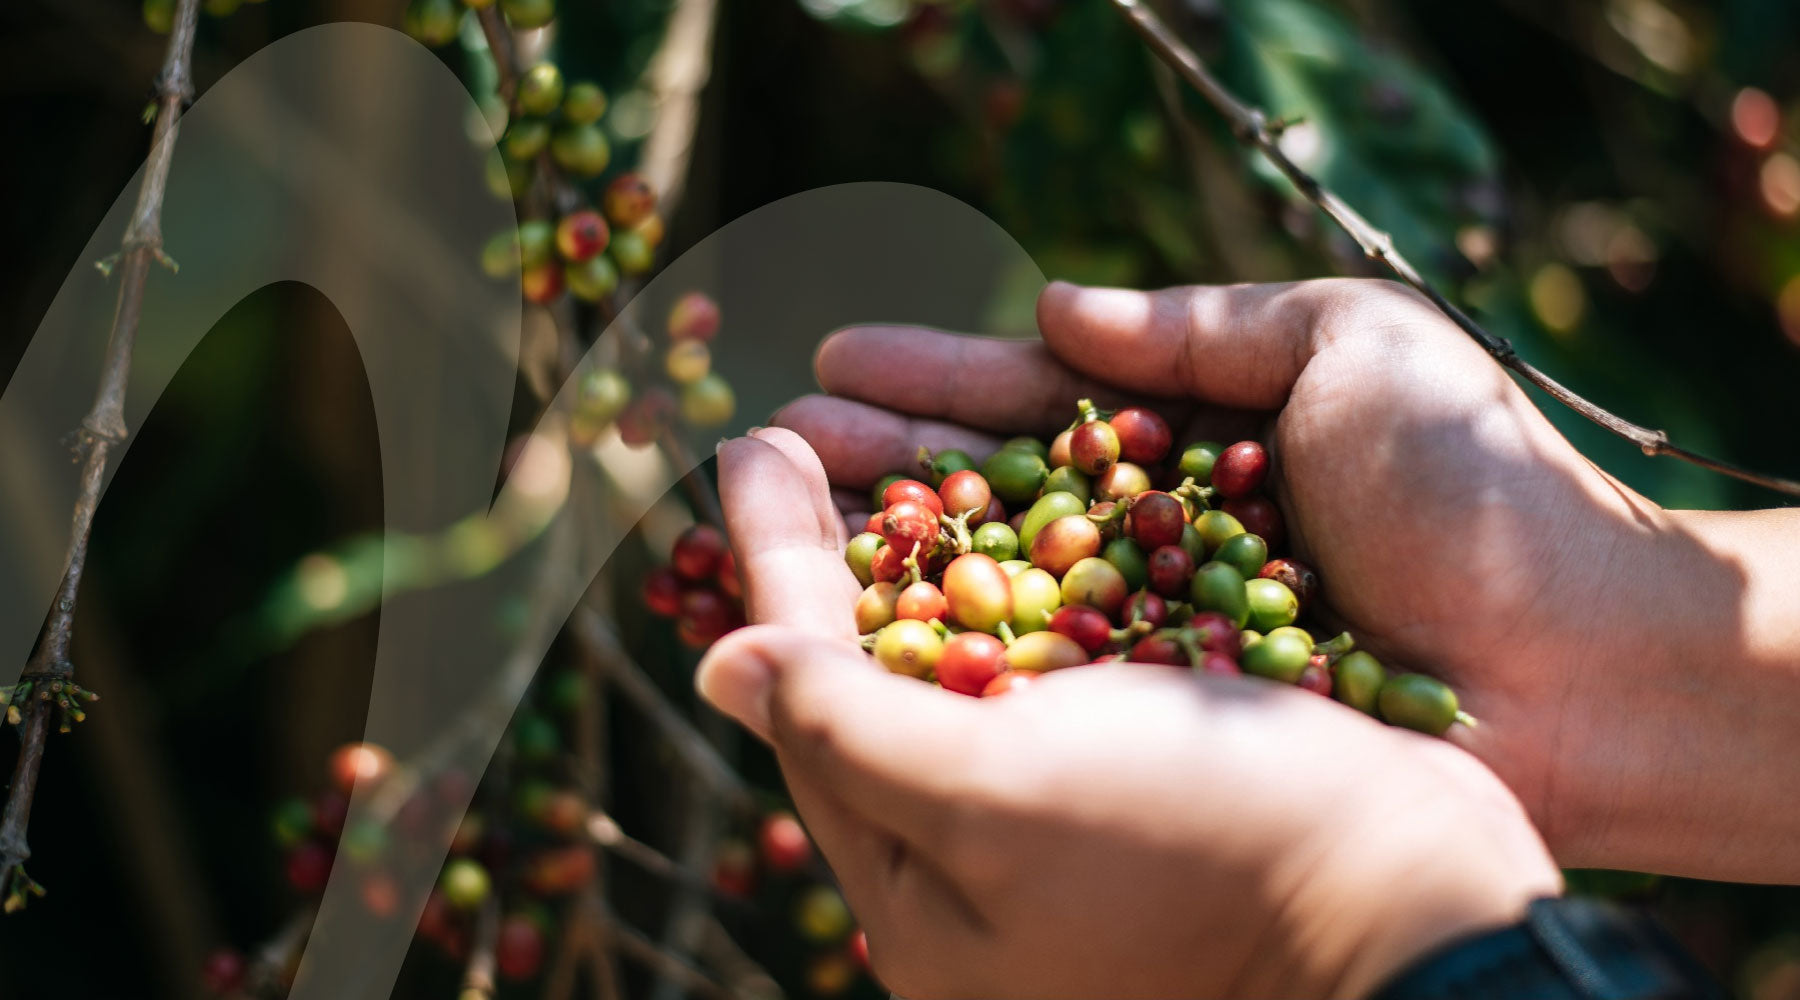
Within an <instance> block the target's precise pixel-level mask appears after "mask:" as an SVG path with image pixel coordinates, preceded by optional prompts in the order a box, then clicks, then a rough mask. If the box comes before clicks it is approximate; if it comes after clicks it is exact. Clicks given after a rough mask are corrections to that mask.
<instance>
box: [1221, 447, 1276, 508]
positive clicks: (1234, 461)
mask: <svg viewBox="0 0 1800 1000" xmlns="http://www.w3.org/2000/svg"><path fill="white" fill-rule="evenodd" d="M1268 477H1269V453H1268V451H1266V450H1265V449H1264V448H1263V446H1262V445H1260V444H1257V443H1256V442H1255V441H1239V442H1238V443H1237V444H1234V445H1232V446H1231V447H1229V448H1226V449H1225V450H1224V451H1223V452H1221V453H1220V454H1219V458H1218V461H1216V462H1214V463H1213V469H1212V484H1213V489H1215V490H1218V491H1219V495H1220V496H1222V497H1228V498H1235V497H1246V496H1249V495H1250V494H1252V493H1254V492H1256V491H1257V489H1259V488H1260V487H1261V486H1262V484H1263V480H1265V479H1267V478H1268Z"/></svg>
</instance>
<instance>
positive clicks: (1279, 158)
mask: <svg viewBox="0 0 1800 1000" xmlns="http://www.w3.org/2000/svg"><path fill="white" fill-rule="evenodd" d="M1112 4H1113V6H1114V7H1116V8H1118V10H1119V12H1120V13H1121V14H1123V15H1125V18H1126V20H1128V21H1130V22H1131V25H1132V27H1134V28H1136V29H1137V32H1138V34H1139V35H1141V36H1142V37H1143V39H1144V41H1145V42H1146V43H1148V44H1149V46H1150V49H1151V51H1153V52H1155V53H1156V55H1157V57H1158V58H1160V59H1161V60H1163V61H1164V62H1165V63H1167V64H1169V66H1170V67H1171V68H1173V69H1174V70H1175V72H1177V73H1179V74H1180V75H1181V77H1182V79H1183V80H1186V81H1187V83H1188V85H1189V86H1191V87H1193V88H1194V90H1195V91H1197V92H1198V93H1199V94H1200V96H1201V97H1203V98H1205V99H1206V102H1207V103H1208V104H1211V105H1212V106H1213V107H1214V108H1215V109H1216V110H1217V111H1218V112H1219V113H1220V114H1221V115H1223V116H1224V117H1225V120H1226V122H1227V123H1228V124H1229V125H1230V126H1231V131H1232V133H1233V134H1235V135H1236V136H1237V138H1238V141H1240V142H1242V143H1243V144H1244V145H1246V146H1250V147H1252V148H1254V149H1256V150H1257V151H1258V152H1260V153H1262V155H1263V158H1264V159H1266V160H1268V162H1269V163H1270V164H1271V165H1272V166H1274V167H1275V169H1277V170H1279V171H1281V173H1282V175H1283V176H1285V177H1286V178H1287V179H1288V180H1289V181H1290V182H1291V183H1292V184H1293V185H1294V188H1295V189H1296V190H1298V191H1299V192H1300V194H1301V195H1302V196H1303V197H1305V198H1306V200H1307V201H1310V202H1312V203H1313V204H1314V205H1315V206H1317V207H1318V208H1319V210H1320V211H1322V212H1324V213H1325V215H1326V217H1327V218H1329V219H1331V221H1332V222H1334V223H1336V224H1337V226H1338V228H1339V229H1342V230H1343V231H1344V233H1345V234H1346V235H1348V236H1349V237H1350V238H1351V239H1353V240H1355V241H1356V245H1357V246H1358V247H1361V248H1362V251H1363V253H1364V254H1366V255H1367V256H1368V257H1369V259H1371V260H1374V261H1377V262H1379V263H1380V264H1382V265H1383V266H1385V267H1386V268H1387V269H1388V270H1389V271H1392V272H1393V273H1394V275H1395V277H1398V278H1399V279H1400V280H1401V281H1403V282H1405V283H1406V284H1407V285H1409V286H1411V287H1412V289H1413V290H1414V291H1417V292H1418V293H1419V294H1421V295H1423V296H1425V298H1427V299H1429V300H1430V301H1431V304H1432V305H1434V306H1436V307H1437V308H1438V310H1439V311H1441V312H1442V313H1443V314H1444V315H1445V316H1448V317H1449V318H1450V320H1451V322H1453V323H1455V324H1456V325H1457V326H1458V327H1461V328H1462V331H1463V332H1464V333H1466V334H1468V335H1469V336H1470V337H1471V338H1473V339H1474V341H1475V342H1476V343H1477V344H1480V345H1481V347H1482V349H1483V350H1485V351H1487V352H1488V354H1489V355H1490V356H1492V357H1493V358H1494V360H1496V361H1498V362H1500V364H1502V365H1504V366H1505V367H1506V368H1508V369H1510V370H1511V371H1513V372H1515V373H1517V374H1518V375H1519V376H1520V377H1521V378H1523V379H1524V380H1525V381H1527V382H1529V383H1531V384H1532V385H1535V386H1537V387H1538V388H1539V389H1542V390H1543V391H1544V392H1546V393H1548V394H1549V395H1550V396H1551V398H1553V399H1555V400H1556V401H1557V402H1559V403H1561V404H1563V405H1564V406H1566V407H1568V408H1569V409H1571V410H1574V411H1575V412H1576V413H1579V414H1580V415H1582V416H1583V417H1586V418H1587V419H1588V420H1590V421H1593V422H1594V423H1596V424H1598V425H1600V426H1601V427H1603V428H1605V429H1606V430H1607V431H1610V432H1611V433H1613V434H1615V435H1617V436H1619V437H1621V438H1624V439H1625V440H1627V441H1630V442H1631V443H1632V444H1634V445H1636V446H1637V447H1638V448H1639V450H1641V451H1642V452H1643V453H1644V454H1645V455H1650V456H1656V455H1668V456H1671V457H1674V458H1679V459H1681V460H1683V461H1686V462H1691V463H1693V464H1695V465H1698V466H1700V467H1702V468H1705V469H1711V470H1712V471H1714V472H1718V473H1723V474H1724V475H1727V476H1731V477H1733V478H1736V479H1741V480H1743V481H1744V482H1747V483H1754V484H1756V485H1758V486H1761V487H1764V488H1766V489H1771V490H1775V491H1776V492H1778V493H1786V494H1788V495H1790V496H1800V481H1795V480H1792V479H1784V478H1781V477H1779V476H1770V475H1765V474H1763V473H1760V472H1754V471H1752V470H1750V469H1746V468H1743V467H1742V466H1737V465H1733V464H1731V463H1729V462H1721V461H1719V460H1718V459H1714V458H1708V457H1706V456H1705V455H1701V454H1699V453H1697V452H1693V451H1690V450H1688V449H1686V448H1683V447H1681V446H1680V445H1677V444H1675V443H1674V442H1672V441H1670V440H1669V434H1668V432H1667V431H1662V430H1652V429H1650V428H1648V427H1642V426H1640V425H1638V424H1634V423H1632V422H1631V421H1629V420H1626V419H1624V418H1623V417H1620V416H1618V415H1616V414H1614V413H1612V412H1611V411H1610V410H1606V409H1604V408H1602V407H1600V406H1598V405H1596V404H1594V403H1592V402H1590V401H1588V400H1587V399H1586V398H1584V397H1582V396H1580V395H1578V394H1576V393H1575V392H1573V391H1571V390H1570V389H1569V388H1568V387H1566V386H1564V385H1563V384H1562V383H1560V382H1558V381H1556V380H1555V379H1553V378H1551V377H1550V376H1548V375H1546V374H1544V373H1543V372H1542V371H1539V370H1538V369H1537V368H1536V367H1534V366H1533V365H1532V364H1531V363H1530V362H1528V361H1526V360H1525V359H1524V358H1521V357H1519V355H1518V353H1517V352H1515V351H1514V350H1513V347H1512V345H1511V344H1510V343H1508V342H1507V341H1506V340H1505V339H1504V338H1502V337H1496V336H1495V335H1493V334H1492V333H1489V332H1488V331H1487V330H1485V329H1483V328H1482V326H1481V325H1480V324H1479V323H1476V322H1475V321H1474V320H1473V319H1470V318H1469V316H1468V315H1467V314H1466V313H1464V312H1463V311H1462V310H1461V309H1459V308H1457V307H1456V306H1455V305H1454V304H1452V303H1451V302H1450V300H1449V299H1447V298H1445V297H1444V295H1443V294H1442V293H1441V292H1439V291H1438V290H1437V289H1436V288H1435V287H1434V286H1432V284H1431V283H1430V282H1428V281H1426V280H1425V278H1424V276H1423V275H1421V274H1420V273H1419V270H1418V269H1417V268H1416V267H1414V266H1413V264H1412V262H1411V261H1409V260H1407V259H1406V257H1405V256H1404V255H1402V254H1401V253H1400V251H1399V250H1397V249H1395V247H1394V240H1393V237H1391V236H1389V235H1388V234H1387V233H1386V232H1383V231H1382V230H1380V229H1378V228H1376V227H1375V226H1374V225H1373V224H1371V223H1370V222H1369V220H1367V219H1365V218H1363V216H1362V215H1361V214H1360V213H1359V212H1357V211H1356V209H1354V208H1352V207H1350V205H1349V203H1348V202H1346V201H1344V200H1343V199H1342V198H1340V197H1338V195H1337V194H1336V193H1335V192H1333V191H1332V190H1330V189H1329V188H1327V187H1325V186H1324V185H1322V184H1320V183H1319V181H1318V180H1317V179H1316V178H1314V177H1313V176H1312V175H1311V174H1308V173H1307V172H1306V171H1304V170H1302V169H1301V168H1300V167H1299V165H1297V164H1296V163H1294V161H1293V160H1291V159H1289V158H1288V155H1287V154H1286V153H1284V152H1282V150H1281V143H1280V128H1279V126H1277V125H1276V124H1275V123H1274V122H1273V121H1271V119H1270V118H1269V116H1268V115H1267V114H1265V113H1264V112H1263V111H1262V110H1261V109H1260V108H1255V107H1252V106H1250V105H1248V104H1245V103H1244V102H1243V101H1241V100H1239V99H1238V98H1237V96H1236V95H1234V94H1232V93H1231V92H1230V91H1229V90H1227V89H1225V86H1224V85H1223V84H1221V83H1220V82H1219V81H1218V79H1217V78H1215V77H1214V76H1213V75H1212V73H1211V72H1210V71H1208V70H1207V68H1206V64H1205V63H1203V62H1202V61H1201V60H1200V57H1199V56H1197V55H1195V54H1194V51H1193V50H1192V49H1190V48H1189V47H1188V46H1187V45H1185V44H1183V43H1182V41H1181V39H1179V38H1178V37H1176V35H1175V33H1174V32H1173V31H1171V30H1169V27H1168V25H1166V24H1164V23H1163V22H1162V20H1161V19H1160V18H1158V17H1157V16H1156V14H1155V13H1154V12H1152V11H1151V10H1150V8H1149V7H1148V6H1146V5H1145V3H1144V2H1143V0H1112Z"/></svg>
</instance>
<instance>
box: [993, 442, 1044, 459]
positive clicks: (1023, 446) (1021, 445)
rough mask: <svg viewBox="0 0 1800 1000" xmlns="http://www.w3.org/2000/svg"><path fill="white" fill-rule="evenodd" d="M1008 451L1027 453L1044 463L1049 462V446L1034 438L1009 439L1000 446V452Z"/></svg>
mask: <svg viewBox="0 0 1800 1000" xmlns="http://www.w3.org/2000/svg"><path fill="white" fill-rule="evenodd" d="M1008 449H1013V450H1017V451H1028V452H1031V453H1032V454H1033V455H1036V456H1037V457H1038V458H1041V459H1043V460H1044V461H1046V462H1048V461H1050V446H1049V445H1047V444H1045V443H1044V442H1042V441H1039V440H1038V439H1037V438H1034V437H1016V438H1011V439H1009V440H1008V441H1007V442H1006V443H1005V444H1003V445H1001V446H1000V450H1001V451H1006V450H1008Z"/></svg>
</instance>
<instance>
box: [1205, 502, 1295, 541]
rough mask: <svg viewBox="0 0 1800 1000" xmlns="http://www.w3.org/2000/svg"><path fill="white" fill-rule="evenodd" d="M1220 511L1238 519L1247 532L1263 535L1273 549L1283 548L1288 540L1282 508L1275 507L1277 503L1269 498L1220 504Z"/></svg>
mask: <svg viewBox="0 0 1800 1000" xmlns="http://www.w3.org/2000/svg"><path fill="white" fill-rule="evenodd" d="M1219 509H1220V510H1222V511H1224V512H1225V513H1227V514H1230V515H1231V516H1232V517H1235V518H1237V519H1238V522H1239V523H1241V524H1242V525H1243V526H1244V530H1245V531H1248V532H1250V533H1251V534H1252V535H1261V536H1262V537H1263V539H1264V540H1266V541H1267V542H1268V543H1269V548H1271V549H1279V548H1281V543H1282V542H1283V541H1284V540H1285V539H1286V538H1287V525H1286V523H1285V522H1284V521H1283V520H1282V518H1281V508H1279V507H1277V506H1275V501H1273V500H1270V499H1269V498H1268V497H1263V496H1250V497H1237V498H1235V499H1231V500H1227V501H1225V502H1224V503H1222V504H1220V505H1219Z"/></svg>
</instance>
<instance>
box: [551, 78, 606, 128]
mask: <svg viewBox="0 0 1800 1000" xmlns="http://www.w3.org/2000/svg"><path fill="white" fill-rule="evenodd" d="M562 112H563V120H564V121H566V122H570V123H572V124H575V125H591V124H593V123H594V122H597V121H599V120H600V118H601V116H603V115H605V114H606V91H604V90H601V89H600V85H599V84H597V83H593V82H591V81H588V80H581V81H579V82H576V83H572V84H570V85H569V90H568V94H567V95H566V96H565V97H563V107H562Z"/></svg>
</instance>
